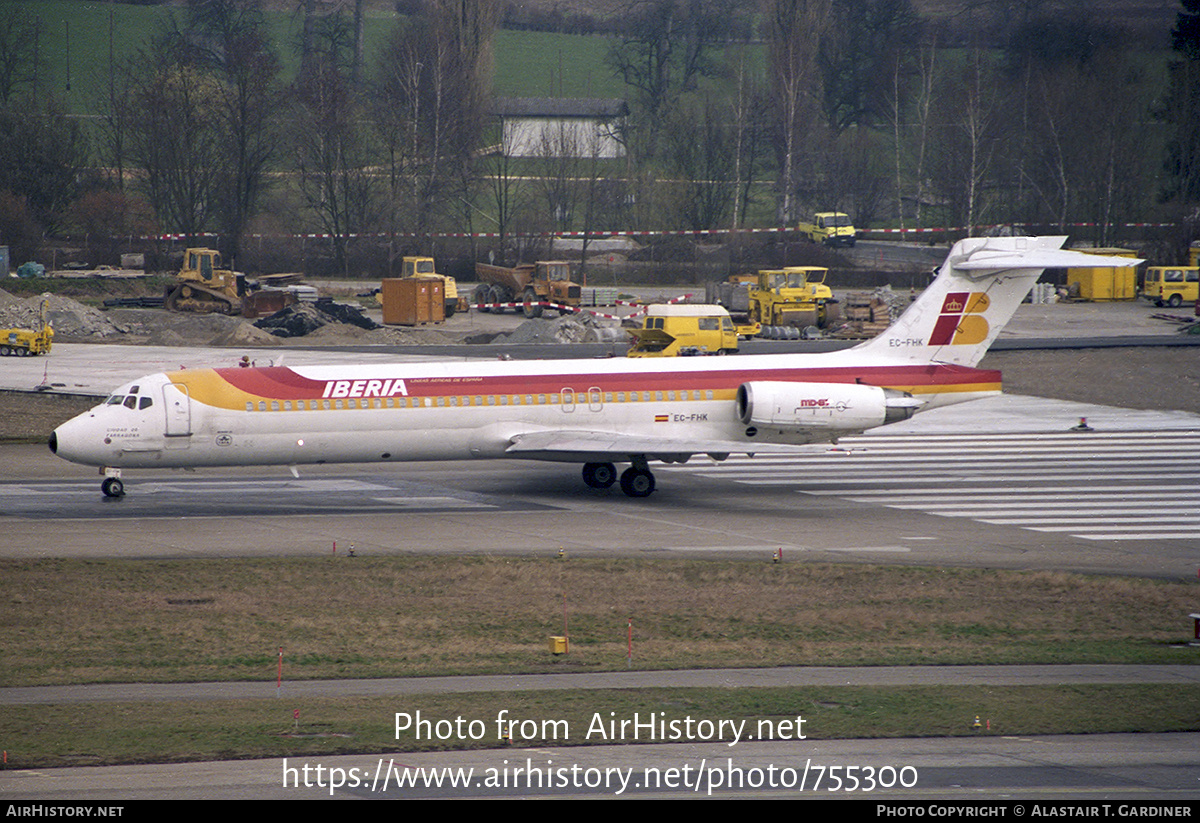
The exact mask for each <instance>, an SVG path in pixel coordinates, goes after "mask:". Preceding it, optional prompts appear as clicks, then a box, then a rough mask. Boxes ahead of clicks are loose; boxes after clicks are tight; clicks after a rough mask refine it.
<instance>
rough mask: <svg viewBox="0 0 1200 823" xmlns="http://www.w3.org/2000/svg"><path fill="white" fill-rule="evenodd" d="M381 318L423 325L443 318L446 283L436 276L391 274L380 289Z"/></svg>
mask: <svg viewBox="0 0 1200 823" xmlns="http://www.w3.org/2000/svg"><path fill="white" fill-rule="evenodd" d="M380 297H381V298H382V302H383V322H384V323H385V324H387V325H390V326H423V325H425V324H426V323H443V322H445V320H446V287H445V284H444V283H443V282H442V279H441V278H440V277H392V278H388V279H387V280H384V281H383V284H382V287H381V289H380Z"/></svg>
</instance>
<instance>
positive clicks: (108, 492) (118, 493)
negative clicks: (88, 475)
mask: <svg viewBox="0 0 1200 823" xmlns="http://www.w3.org/2000/svg"><path fill="white" fill-rule="evenodd" d="M100 491H102V492H104V496H105V497H124V496H125V484H124V483H122V482H121V478H119V477H106V478H104V481H103V482H102V483H101V484H100Z"/></svg>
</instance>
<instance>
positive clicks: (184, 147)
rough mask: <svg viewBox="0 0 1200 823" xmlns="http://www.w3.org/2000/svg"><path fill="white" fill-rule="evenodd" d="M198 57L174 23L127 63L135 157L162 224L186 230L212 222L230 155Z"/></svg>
mask: <svg viewBox="0 0 1200 823" xmlns="http://www.w3.org/2000/svg"><path fill="white" fill-rule="evenodd" d="M195 58H196V54H195V51H194V49H192V48H191V47H190V45H189V43H188V41H187V39H186V37H184V35H183V33H182V32H181V31H180V30H179V29H178V28H172V29H169V30H167V31H165V32H163V33H162V34H160V35H159V36H158V37H156V38H155V39H154V40H153V41H152V42H151V43H150V44H149V45H148V46H147V47H146V48H143V49H142V50H141V51H139V52H138V54H137V55H136V56H135V58H134V59H133V60H131V61H130V63H129V64H128V66H127V68H126V71H127V72H129V76H130V78H131V79H130V88H131V93H130V95H129V107H128V109H127V111H126V118H127V119H126V122H127V124H128V141H127V143H128V147H129V156H130V159H131V160H132V163H133V165H135V166H137V167H138V168H140V170H141V177H140V181H139V182H140V186H141V188H142V189H143V190H144V192H145V194H146V197H147V199H148V200H149V201H150V203H151V205H153V206H154V211H155V213H156V214H157V215H158V220H159V223H160V225H161V226H162V227H163V228H164V229H167V230H168V231H173V232H178V233H180V234H185V235H196V234H199V233H201V232H203V231H204V230H205V229H207V228H208V224H209V220H210V218H211V217H212V215H213V213H214V209H215V201H216V188H217V176H218V173H219V169H220V168H221V165H222V164H223V163H224V161H225V157H224V154H223V146H222V135H221V130H220V125H219V122H220V117H219V110H220V103H221V101H220V94H219V88H218V87H217V84H216V83H215V82H214V81H213V79H212V78H211V77H210V76H209V75H208V74H207V72H205V71H204V70H203V68H202V67H201V66H199V65H198V63H197V61H196V59H195Z"/></svg>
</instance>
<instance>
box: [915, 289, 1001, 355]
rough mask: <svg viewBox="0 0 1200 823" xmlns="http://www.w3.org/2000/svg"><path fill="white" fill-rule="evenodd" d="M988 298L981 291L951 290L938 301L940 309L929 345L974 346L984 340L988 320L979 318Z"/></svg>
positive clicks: (986, 306)
mask: <svg viewBox="0 0 1200 823" xmlns="http://www.w3.org/2000/svg"><path fill="white" fill-rule="evenodd" d="M989 305H990V301H989V300H988V296H987V295H986V294H984V293H983V292H969V293H968V292H965V291H958V292H951V293H950V294H947V295H946V299H945V300H944V301H943V302H942V310H941V313H940V314H939V315H938V319H937V323H935V324H934V326H933V334H931V335H930V337H929V345H931V346H946V345H950V346H958V345H974V344H976V343H982V342H983V341H984V340H985V339H987V334H988V322H987V320H986V319H985V318H984V317H983V314H984V312H986V311H987V309H988V306H989Z"/></svg>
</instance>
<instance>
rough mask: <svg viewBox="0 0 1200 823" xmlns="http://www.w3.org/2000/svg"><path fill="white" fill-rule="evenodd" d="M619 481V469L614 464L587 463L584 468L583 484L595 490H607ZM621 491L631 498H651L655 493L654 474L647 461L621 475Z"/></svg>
mask: <svg viewBox="0 0 1200 823" xmlns="http://www.w3.org/2000/svg"><path fill="white" fill-rule="evenodd" d="M616 481H617V467H616V466H614V465H613V464H612V463H587V464H585V465H584V467H583V482H584V483H586V484H588V486H590V487H591V488H593V489H607V488H609V487H610V486H612V484H613V483H615V482H616ZM621 491H623V492H625V494H627V495H629V496H630V497H649V496H650V493H651V492H653V491H654V474H653V473H652V472H651V471H650V469H649V468H647V466H646V461H645V459H644V458H643V459H640V460H635V461H634V464H633V465H632V466H630V467H629V468H628V469H626V470H625V471H623V472H622V473H621Z"/></svg>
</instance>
